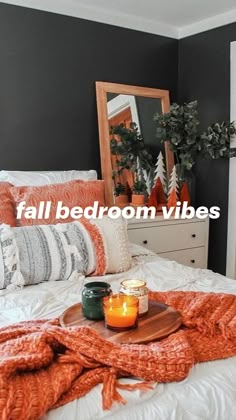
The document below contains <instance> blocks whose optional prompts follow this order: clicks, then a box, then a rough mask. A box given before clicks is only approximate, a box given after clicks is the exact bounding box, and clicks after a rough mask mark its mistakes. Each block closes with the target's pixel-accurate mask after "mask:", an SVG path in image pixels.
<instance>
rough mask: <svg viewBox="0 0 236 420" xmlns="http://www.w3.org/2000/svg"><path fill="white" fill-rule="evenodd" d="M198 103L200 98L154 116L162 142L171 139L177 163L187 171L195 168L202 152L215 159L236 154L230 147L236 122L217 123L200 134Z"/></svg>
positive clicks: (171, 147) (170, 145) (173, 106)
mask: <svg viewBox="0 0 236 420" xmlns="http://www.w3.org/2000/svg"><path fill="white" fill-rule="evenodd" d="M197 106H198V103H197V101H193V102H190V103H185V104H184V105H178V104H176V103H174V104H172V105H171V107H170V111H169V112H168V113H166V114H159V113H156V114H155V115H154V121H155V122H156V124H157V137H158V138H160V140H161V141H162V142H165V141H169V148H170V150H171V151H173V152H174V154H175V157H176V162H177V163H178V164H180V165H181V166H182V167H184V168H185V169H187V170H190V169H192V167H193V165H194V163H195V159H196V155H197V154H198V153H199V154H201V155H202V156H206V155H208V156H210V157H211V158H213V159H218V158H221V157H233V156H236V152H235V151H234V150H233V149H232V150H230V142H231V139H232V137H233V136H234V135H235V134H236V126H235V124H234V123H233V122H231V123H230V122H225V121H223V122H221V123H214V124H212V125H211V126H210V127H208V128H207V129H206V131H204V132H203V133H199V130H198V129H199V123H200V122H199V118H198V110H197Z"/></svg>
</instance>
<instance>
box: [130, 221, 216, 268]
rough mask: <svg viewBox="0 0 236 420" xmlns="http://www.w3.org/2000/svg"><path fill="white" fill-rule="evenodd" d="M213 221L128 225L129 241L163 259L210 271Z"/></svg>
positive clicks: (131, 222) (140, 222)
mask: <svg viewBox="0 0 236 420" xmlns="http://www.w3.org/2000/svg"><path fill="white" fill-rule="evenodd" d="M208 235H209V219H203V220H200V219H197V218H193V219H191V220H186V219H183V220H182V219H174V218H170V219H169V220H165V219H164V218H163V216H157V217H156V218H155V219H148V220H137V219H131V220H129V222H128V237H129V241H130V242H133V243H135V244H137V245H142V246H143V247H146V248H148V249H150V250H151V251H154V252H156V253H157V254H159V255H160V256H161V257H163V258H168V259H169V260H172V261H177V262H179V263H181V264H184V265H188V266H191V267H196V268H207V258H208Z"/></svg>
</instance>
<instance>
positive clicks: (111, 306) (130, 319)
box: [103, 294, 139, 331]
mask: <svg viewBox="0 0 236 420" xmlns="http://www.w3.org/2000/svg"><path fill="white" fill-rule="evenodd" d="M138 305H139V302H138V298H136V297H134V296H125V295H121V294H116V295H111V296H108V297H105V298H104V299H103V306H104V315H105V324H106V327H107V328H109V329H111V330H114V331H125V330H129V329H131V328H136V327H137V325H138Z"/></svg>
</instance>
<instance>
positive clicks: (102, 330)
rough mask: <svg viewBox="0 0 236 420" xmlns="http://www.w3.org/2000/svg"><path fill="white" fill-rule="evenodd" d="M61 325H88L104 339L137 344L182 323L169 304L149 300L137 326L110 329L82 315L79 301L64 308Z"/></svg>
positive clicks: (170, 330) (169, 332)
mask: <svg viewBox="0 0 236 420" xmlns="http://www.w3.org/2000/svg"><path fill="white" fill-rule="evenodd" d="M59 320H60V324H61V326H62V327H75V326H88V327H91V328H93V329H94V330H96V331H97V332H98V334H99V335H101V336H102V337H103V338H105V339H106V340H109V341H112V342H114V343H128V344H134V343H136V344H139V343H149V342H150V341H154V340H158V339H160V338H164V337H166V336H168V335H170V334H171V333H173V332H174V331H176V330H177V329H178V328H179V327H180V326H181V324H182V318H181V315H180V314H179V312H177V311H176V310H175V309H173V308H171V307H170V306H167V305H164V304H162V303H158V302H155V301H153V300H149V310H148V313H147V314H146V315H144V316H143V317H142V318H139V319H138V327H137V328H135V329H131V330H128V331H122V332H117V331H112V330H109V329H108V328H106V327H105V324H104V321H91V320H89V319H87V318H85V317H84V315H83V312H82V305H81V303H77V304H76V305H73V306H71V307H70V308H68V309H66V310H65V311H64V312H63V314H62V315H61V316H60V318H59Z"/></svg>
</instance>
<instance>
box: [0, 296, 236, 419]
mask: <svg viewBox="0 0 236 420" xmlns="http://www.w3.org/2000/svg"><path fill="white" fill-rule="evenodd" d="M150 298H152V299H154V300H157V301H159V302H163V303H166V304H168V305H171V306H172V307H174V308H175V309H176V310H178V311H179V312H180V313H181V315H182V317H183V327H182V328H181V329H180V330H179V331H178V332H176V333H174V334H171V335H170V336H169V337H167V338H165V339H163V340H161V341H158V342H153V343H150V344H149V345H128V344H126V345H117V344H113V343H111V342H109V341H106V340H104V339H102V338H101V337H99V336H98V334H97V333H96V332H95V331H94V330H92V329H90V328H89V327H73V328H68V329H67V330H66V331H65V329H63V328H61V327H60V326H59V323H58V320H57V319H55V320H51V321H46V320H39V321H29V322H21V323H19V324H15V325H12V326H9V327H4V328H2V329H0V416H1V417H0V418H1V420H8V419H11V420H28V419H31V420H32V419H38V418H39V417H40V416H42V415H44V414H45V413H46V412H47V411H48V410H49V409H50V408H55V407H59V406H61V405H63V404H66V403H68V402H69V401H72V400H74V399H75V398H79V397H82V396H83V395H85V394H86V393H87V392H88V391H90V390H91V389H92V388H93V387H94V386H95V385H97V384H98V383H101V382H102V383H103V391H102V401H103V408H104V409H109V408H110V407H111V405H112V402H113V401H117V402H120V403H125V401H124V399H123V398H122V396H121V395H120V394H119V392H118V391H117V389H119V388H120V389H122V388H123V389H128V390H132V389H133V388H139V389H141V390H146V389H148V388H150V387H151V382H152V381H155V382H171V381H181V380H183V379H184V378H186V376H187V375H188V373H189V371H190V369H191V367H192V366H193V365H194V363H198V362H204V361H210V360H216V359H222V358H226V357H230V356H233V355H236V296H234V295H224V294H214V293H210V294H207V293H199V292H150ZM124 369H125V370H124ZM128 376H130V377H132V376H134V377H138V378H141V379H143V380H144V381H145V382H143V383H138V384H136V385H127V384H125V385H124V384H119V382H118V380H117V378H119V377H128ZM79 414H80V413H78V415H79Z"/></svg>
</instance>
